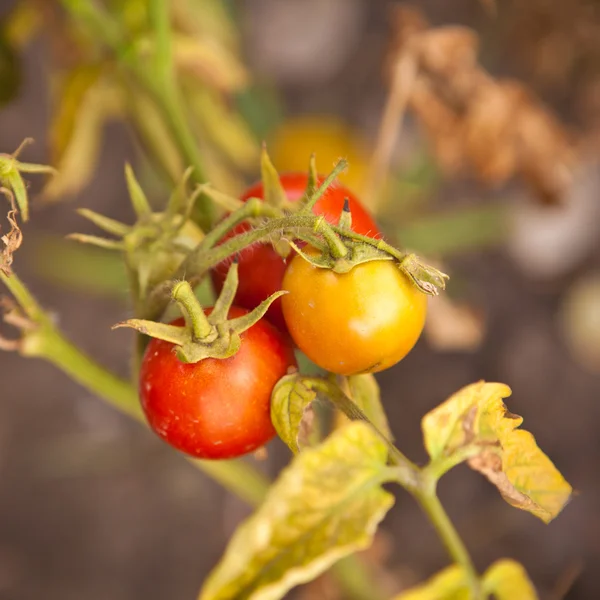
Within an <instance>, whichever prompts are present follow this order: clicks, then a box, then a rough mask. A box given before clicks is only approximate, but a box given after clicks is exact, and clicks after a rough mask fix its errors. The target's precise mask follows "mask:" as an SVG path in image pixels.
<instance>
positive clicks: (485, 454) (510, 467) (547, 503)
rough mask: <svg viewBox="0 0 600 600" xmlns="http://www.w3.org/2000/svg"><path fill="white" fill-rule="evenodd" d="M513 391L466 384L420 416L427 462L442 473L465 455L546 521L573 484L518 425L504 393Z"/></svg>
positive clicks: (503, 490) (511, 501)
mask: <svg viewBox="0 0 600 600" xmlns="http://www.w3.org/2000/svg"><path fill="white" fill-rule="evenodd" d="M510 394H511V390H510V388H509V387H508V386H506V385H504V384H501V383H486V382H478V383H474V384H472V385H469V386H466V387H464V388H463V389H461V390H459V391H458V392H457V393H456V394H454V395H453V396H451V397H450V398H449V399H448V400H447V401H446V402H444V403H443V404H441V405H440V406H438V407H437V408H435V409H434V410H432V411H431V412H429V413H428V414H427V415H425V417H424V418H423V420H422V429H423V437H424V441H425V447H426V449H427V452H428V453H429V456H430V457H431V465H430V466H429V467H428V468H429V469H430V470H431V471H433V472H439V473H443V472H445V471H446V470H447V468H449V467H450V466H454V465H455V464H458V463H459V462H461V461H462V460H468V461H469V466H470V467H471V468H473V469H475V470H477V471H479V472H481V473H482V474H483V475H485V476H486V477H487V478H488V479H489V480H490V481H491V482H492V483H493V484H494V485H495V486H496V487H497V488H498V490H499V491H500V493H501V494H502V496H503V497H504V499H505V500H506V501H507V502H508V503H509V504H511V505H512V506H515V507H516V508H520V509H522V510H527V511H528V512H530V513H532V514H533V515H535V516H536V517H539V518H540V519H542V520H543V521H544V522H545V523H548V522H550V521H551V520H552V519H554V518H555V517H556V516H557V515H558V514H559V513H560V511H561V510H562V509H563V508H564V506H565V505H566V503H567V502H568V501H569V498H570V496H571V492H572V488H571V486H570V485H569V484H568V483H567V482H566V481H565V479H564V478H563V476H562V475H561V474H560V472H559V471H558V470H557V469H556V467H555V466H554V465H553V464H552V462H551V461H550V459H549V458H548V457H547V456H546V455H545V454H544V453H543V452H542V451H541V450H540V449H539V448H538V446H537V444H536V442H535V438H534V437H533V435H531V433H529V432H528V431H524V430H521V429H517V428H518V427H519V426H520V425H521V423H522V422H523V419H522V418H521V417H519V416H517V415H513V414H511V413H509V412H508V410H507V409H506V406H505V404H504V402H503V401H502V399H503V398H506V397H508V396H510Z"/></svg>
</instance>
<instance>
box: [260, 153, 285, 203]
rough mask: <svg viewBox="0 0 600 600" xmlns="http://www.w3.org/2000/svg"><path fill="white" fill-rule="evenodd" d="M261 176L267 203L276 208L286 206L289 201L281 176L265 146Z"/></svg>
mask: <svg viewBox="0 0 600 600" xmlns="http://www.w3.org/2000/svg"><path fill="white" fill-rule="evenodd" d="M260 175H261V179H262V184H263V194H264V199H265V200H264V201H265V203H266V204H270V205H271V206H276V207H282V206H285V205H286V204H287V201H288V200H287V195H286V193H285V190H284V189H283V185H281V181H280V179H279V174H278V173H277V170H276V169H275V167H274V166H273V163H272V162H271V159H270V158H269V154H268V152H267V148H266V146H265V145H263V148H262V152H261V155H260Z"/></svg>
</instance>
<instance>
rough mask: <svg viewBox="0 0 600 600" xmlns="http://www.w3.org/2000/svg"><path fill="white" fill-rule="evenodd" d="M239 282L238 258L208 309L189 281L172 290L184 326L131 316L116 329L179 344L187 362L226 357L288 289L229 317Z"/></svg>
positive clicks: (236, 348) (179, 348) (238, 347)
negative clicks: (248, 309)
mask: <svg viewBox="0 0 600 600" xmlns="http://www.w3.org/2000/svg"><path fill="white" fill-rule="evenodd" d="M237 286H238V264H237V261H234V263H233V264H232V265H231V267H230V268H229V272H228V274H227V279H226V280H225V285H224V286H223V290H222V291H221V294H220V296H219V298H218V299H217V302H216V303H215V305H214V307H212V309H208V310H205V309H204V308H202V306H201V304H200V302H199V301H198V299H197V298H196V295H195V294H194V290H193V289H192V286H191V285H190V284H189V282H187V281H178V282H177V283H175V285H174V286H173V288H172V290H171V298H172V300H174V301H175V302H176V303H177V304H178V305H179V307H180V308H181V311H182V313H183V316H184V319H185V326H184V327H179V326H177V325H170V324H166V323H158V322H155V321H147V320H145V319H129V320H128V321H123V322H122V323H117V324H116V325H114V326H113V329H117V328H120V327H129V328H132V329H135V330H136V331H138V332H140V333H143V334H144V335H148V336H150V337H153V338H156V339H159V340H164V341H166V342H170V343H171V344H173V345H174V346H175V347H176V353H177V357H178V358H179V360H180V361H181V362H184V363H196V362H199V361H201V360H203V359H205V358H219V359H225V358H229V357H231V356H233V355H234V354H236V352H237V351H238V350H239V349H240V346H241V338H240V335H241V334H242V333H243V332H244V331H246V330H248V329H250V327H252V326H253V325H255V324H256V323H257V322H258V321H259V320H260V319H261V318H262V317H263V316H264V315H265V313H266V312H267V310H268V308H269V306H271V304H272V303H273V302H274V301H275V300H276V299H277V298H279V297H280V296H283V295H284V294H285V293H286V292H284V291H279V292H276V293H274V294H272V295H271V296H269V297H268V298H267V299H266V300H264V301H263V302H261V303H260V304H259V305H258V306H257V307H256V308H255V309H254V310H252V311H250V312H248V313H246V314H243V315H242V316H239V317H237V318H233V319H229V318H228V314H229V311H230V309H231V307H232V304H233V299H234V297H235V292H236V290H237Z"/></svg>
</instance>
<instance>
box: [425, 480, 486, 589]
mask: <svg viewBox="0 0 600 600" xmlns="http://www.w3.org/2000/svg"><path fill="white" fill-rule="evenodd" d="M436 484H437V480H436V479H435V478H433V477H427V476H426V475H424V472H423V471H421V485H420V486H419V488H418V489H417V490H416V491H414V492H413V495H414V497H415V498H416V500H417V502H418V503H419V504H420V505H421V508H422V509H423V511H424V512H425V514H426V515H427V517H428V518H429V520H430V522H431V524H432V525H433V526H434V527H435V530H436V531H437V534H438V535H439V537H440V539H441V540H442V542H443V544H444V546H445V547H446V550H447V551H448V554H449V555H450V557H451V558H452V560H453V561H454V562H455V563H456V564H458V565H460V566H461V567H462V568H463V570H464V572H465V574H466V577H467V580H468V582H469V588H470V590H471V597H472V598H473V600H481V598H482V595H481V585H480V581H479V575H478V574H477V571H476V570H475V566H474V565H473V561H472V560H471V556H470V555H469V552H468V550H467V548H466V547H465V545H464V543H463V541H462V539H461V538H460V536H459V535H458V532H457V531H456V529H455V527H454V525H453V524H452V521H451V520H450V517H448V514H447V513H446V511H445V510H444V507H443V506H442V503H441V502H440V499H439V498H438V496H437V492H436Z"/></svg>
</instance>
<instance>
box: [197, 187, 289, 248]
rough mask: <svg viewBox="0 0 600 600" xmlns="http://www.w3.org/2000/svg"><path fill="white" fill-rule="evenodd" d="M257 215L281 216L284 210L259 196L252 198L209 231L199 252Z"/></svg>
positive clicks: (210, 246) (213, 244)
mask: <svg viewBox="0 0 600 600" xmlns="http://www.w3.org/2000/svg"><path fill="white" fill-rule="evenodd" d="M256 217H269V218H281V217H282V212H281V210H280V209H278V208H276V207H274V206H271V205H269V204H267V203H266V202H263V201H262V200H260V199H259V198H250V199H248V201H247V202H245V203H244V205H243V206H241V207H240V208H238V209H237V210H236V211H234V212H232V213H231V214H230V215H228V216H227V217H226V218H225V219H223V220H222V221H221V222H220V223H217V225H215V227H214V228H213V229H212V230H211V231H209V232H208V233H207V234H206V236H204V239H203V240H202V242H201V244H200V246H199V247H198V252H201V251H205V250H209V249H210V248H212V247H213V246H215V245H216V244H217V243H218V242H219V241H220V240H221V239H222V238H223V237H224V236H225V235H227V234H228V233H229V232H230V231H232V230H233V229H234V227H236V226H237V225H239V224H240V223H242V222H243V221H246V220H247V219H252V218H256Z"/></svg>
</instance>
